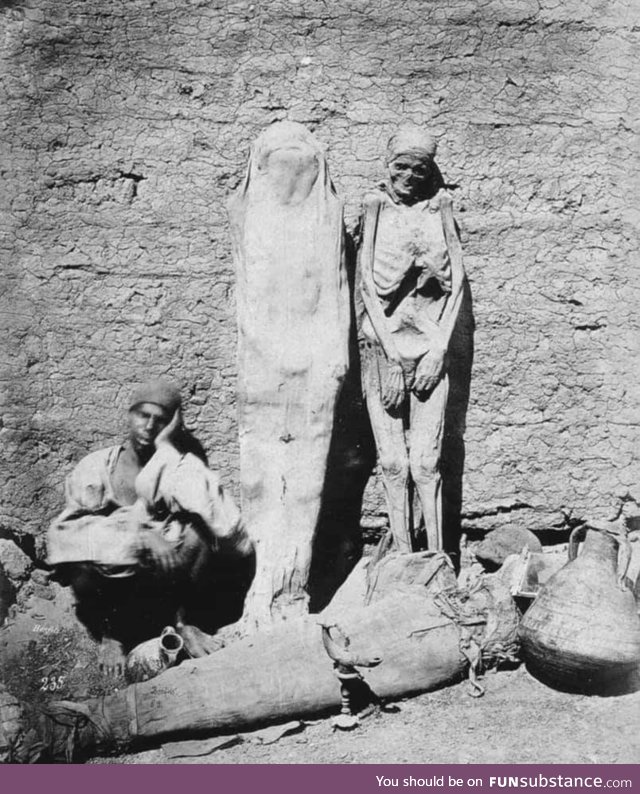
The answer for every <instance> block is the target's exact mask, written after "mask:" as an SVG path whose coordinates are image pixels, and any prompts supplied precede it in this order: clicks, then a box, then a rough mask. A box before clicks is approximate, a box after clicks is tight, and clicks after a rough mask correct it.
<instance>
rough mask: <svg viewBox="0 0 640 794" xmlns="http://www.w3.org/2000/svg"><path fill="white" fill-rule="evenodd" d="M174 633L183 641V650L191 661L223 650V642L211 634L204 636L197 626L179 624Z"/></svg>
mask: <svg viewBox="0 0 640 794" xmlns="http://www.w3.org/2000/svg"><path fill="white" fill-rule="evenodd" d="M176 631H177V632H178V634H179V635H180V636H181V637H182V639H183V640H184V649H185V651H186V652H187V653H188V654H189V656H191V657H192V658H193V659H198V658H200V657H201V656H208V655H209V654H210V653H215V652H216V651H219V650H220V648H224V642H222V641H221V640H220V639H219V638H218V637H214V636H213V635H212V634H206V633H205V632H204V631H202V630H201V629H199V628H198V627H197V626H193V625H191V624H189V623H181V624H179V625H178V626H177V628H176Z"/></svg>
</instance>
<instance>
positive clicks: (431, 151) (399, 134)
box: [387, 124, 438, 164]
mask: <svg viewBox="0 0 640 794" xmlns="http://www.w3.org/2000/svg"><path fill="white" fill-rule="evenodd" d="M437 149H438V142H437V141H436V139H435V138H434V137H433V135H430V134H429V133H428V132H425V130H423V129H422V127H418V126H416V125H414V124H411V125H409V124H407V125H404V126H402V127H399V128H398V129H397V130H396V132H395V133H394V134H393V135H392V136H391V138H389V143H388V144H387V164H389V163H390V162H391V161H392V160H395V159H396V157H399V156H400V155H401V154H413V155H415V156H416V157H420V158H423V159H428V160H433V158H434V157H435V156H436V151H437Z"/></svg>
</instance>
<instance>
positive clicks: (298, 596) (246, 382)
mask: <svg viewBox="0 0 640 794" xmlns="http://www.w3.org/2000/svg"><path fill="white" fill-rule="evenodd" d="M229 217H230V221H231V229H232V236H233V246H234V257H235V262H236V269H237V303H238V331H239V342H238V350H239V362H238V363H239V377H238V398H239V432H240V480H241V501H242V512H243V517H244V521H245V523H246V526H247V529H248V532H249V534H250V536H251V538H252V539H253V541H254V543H255V545H256V575H255V579H254V582H253V585H252V588H251V590H250V593H249V595H248V598H247V603H246V609H245V616H246V620H247V621H248V622H249V624H250V625H255V626H258V625H261V624H263V623H265V622H266V623H268V622H270V621H271V620H273V619H274V618H276V617H280V616H284V615H285V614H286V615H288V614H290V613H291V612H292V611H293V612H295V613H303V612H306V611H307V604H308V594H307V591H306V585H307V580H308V574H309V566H310V562H311V551H312V544H313V539H314V535H315V532H316V525H317V522H318V516H319V512H320V506H321V499H322V492H323V485H324V478H325V470H326V465H327V456H328V452H329V443H330V440H331V431H332V426H333V415H334V408H335V403H336V399H337V396H338V392H339V389H340V385H341V382H342V379H343V377H344V374H345V372H346V368H347V363H348V360H347V359H348V352H347V345H348V332H349V306H348V287H347V280H346V274H345V269H344V263H343V251H344V239H343V221H342V204H341V202H340V201H339V199H338V198H337V196H336V195H335V192H334V189H333V186H332V184H331V180H330V178H329V173H328V169H327V164H326V160H325V157H324V154H323V152H322V149H321V148H320V146H319V144H318V142H317V141H316V140H315V138H314V137H313V135H311V133H309V132H308V131H307V130H306V129H305V128H304V127H302V126H301V125H300V124H296V123H293V122H286V121H284V122H278V123H275V124H273V125H272V126H271V127H269V128H268V129H266V130H265V131H264V132H263V133H262V134H261V135H260V136H259V137H258V139H257V140H256V141H255V143H254V146H253V149H252V151H251V156H250V159H249V165H248V168H247V174H246V178H245V180H244V183H243V184H242V185H241V186H240V188H239V189H238V190H237V192H236V193H235V195H234V196H233V197H232V199H231V201H230V202H229Z"/></svg>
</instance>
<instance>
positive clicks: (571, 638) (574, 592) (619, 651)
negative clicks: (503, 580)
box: [520, 526, 640, 694]
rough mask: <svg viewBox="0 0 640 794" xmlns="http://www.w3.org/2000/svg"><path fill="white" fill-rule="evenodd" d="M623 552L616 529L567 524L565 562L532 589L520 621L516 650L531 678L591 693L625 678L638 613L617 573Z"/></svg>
mask: <svg viewBox="0 0 640 794" xmlns="http://www.w3.org/2000/svg"><path fill="white" fill-rule="evenodd" d="M583 536H584V537H585V540H584V544H583V546H582V550H581V552H580V554H578V553H577V552H578V543H579V541H580V539H581V538H582V537H583ZM629 557H630V548H629V543H628V541H627V538H626V536H625V535H624V534H622V533H620V534H618V533H615V534H613V533H612V532H611V531H608V530H607V529H606V527H604V528H603V527H597V528H596V527H584V526H583V527H579V528H578V529H576V530H574V532H573V533H572V535H571V538H570V540H569V562H568V563H567V564H566V565H565V566H564V567H563V568H561V569H560V570H559V571H558V572H557V573H556V574H554V575H553V576H552V577H551V578H550V579H549V580H548V581H547V583H546V584H545V585H544V586H543V587H542V588H541V589H540V592H539V593H538V595H537V597H536V599H535V601H534V602H533V604H532V605H531V606H530V607H529V609H528V611H527V612H526V614H525V615H524V617H523V619H522V622H521V624H520V639H521V644H522V657H523V659H524V661H525V663H526V665H527V669H528V670H529V671H530V672H531V673H532V674H533V675H535V676H536V678H539V679H540V680H541V681H543V683H546V684H548V685H549V686H553V687H555V688H557V689H564V690H568V691H577V692H585V693H591V694H596V693H597V694H609V693H614V692H616V691H624V690H625V688H628V687H629V686H630V685H631V684H630V681H631V678H632V677H633V676H634V675H635V674H636V672H637V670H638V667H639V666H640V617H638V611H637V605H636V601H635V598H634V596H633V593H632V592H631V590H630V589H629V587H628V584H627V582H626V580H625V573H626V569H627V566H628V564H629Z"/></svg>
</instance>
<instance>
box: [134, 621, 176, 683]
mask: <svg viewBox="0 0 640 794" xmlns="http://www.w3.org/2000/svg"><path fill="white" fill-rule="evenodd" d="M183 646H184V641H183V639H182V637H181V636H180V635H179V634H178V633H177V632H176V630H175V629H174V628H173V627H172V626H166V627H165V628H164V629H162V633H161V634H160V636H159V637H154V638H153V639H152V640H147V641H146V642H143V643H141V644H140V645H137V646H136V647H135V648H134V649H133V650H132V651H131V653H130V654H129V655H128V656H127V665H126V671H125V674H126V678H127V681H129V682H130V683H136V682H138V681H148V680H149V679H150V678H154V677H155V676H157V675H159V674H160V673H161V672H162V671H163V670H166V669H167V668H168V667H171V666H172V665H174V664H175V663H176V660H177V658H178V654H179V653H180V651H181V650H182V648H183Z"/></svg>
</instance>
